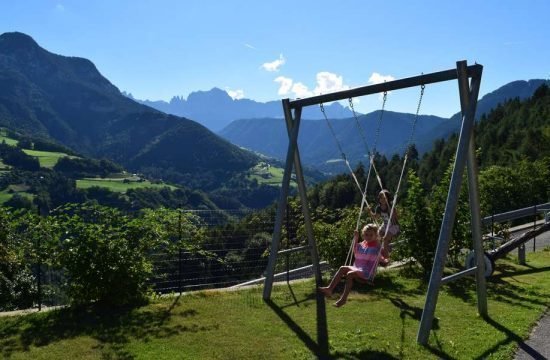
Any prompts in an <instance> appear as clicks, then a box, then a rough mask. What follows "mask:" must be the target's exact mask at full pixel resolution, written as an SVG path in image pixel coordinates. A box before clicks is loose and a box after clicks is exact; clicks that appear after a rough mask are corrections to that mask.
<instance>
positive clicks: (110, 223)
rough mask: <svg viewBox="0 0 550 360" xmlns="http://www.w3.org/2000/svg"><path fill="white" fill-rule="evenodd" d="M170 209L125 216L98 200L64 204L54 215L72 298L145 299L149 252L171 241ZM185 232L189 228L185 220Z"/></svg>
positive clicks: (61, 263)
mask: <svg viewBox="0 0 550 360" xmlns="http://www.w3.org/2000/svg"><path fill="white" fill-rule="evenodd" d="M174 213H175V212H174V211H172V212H168V211H166V210H157V211H147V212H146V213H145V214H143V215H142V216H139V217H135V218H131V217H129V216H128V215H125V214H123V213H122V212H120V211H118V210H115V209H112V208H107V207H102V206H98V205H87V206H78V207H77V206H70V207H65V208H63V209H62V210H61V215H59V216H56V224H55V225H56V228H57V229H56V231H57V233H58V234H59V235H60V237H59V244H60V247H59V253H58V255H57V260H58V266H59V267H61V268H62V269H64V270H65V272H66V276H67V279H68V282H67V284H66V285H67V294H68V296H69V298H70V300H71V302H72V303H75V304H82V303H91V302H98V303H101V304H104V305H125V304H132V303H137V302H141V301H143V300H145V298H146V296H147V294H148V291H149V285H148V279H149V277H150V276H151V274H152V271H153V265H152V261H151V258H150V255H151V254H153V253H155V252H157V251H163V252H166V251H170V250H171V249H172V250H173V249H175V248H176V247H177V246H178V244H177V241H178V239H177V237H176V235H175V234H176V230H175V229H178V226H177V223H176V222H174V221H175V219H176V220H177V219H178V218H177V215H174ZM186 227H187V228H186V229H183V230H185V231H189V230H191V229H192V225H189V223H188V224H187V225H186Z"/></svg>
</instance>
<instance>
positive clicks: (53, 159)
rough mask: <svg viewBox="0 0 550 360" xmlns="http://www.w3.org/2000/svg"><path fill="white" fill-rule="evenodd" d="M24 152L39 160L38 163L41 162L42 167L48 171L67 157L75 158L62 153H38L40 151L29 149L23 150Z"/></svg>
mask: <svg viewBox="0 0 550 360" xmlns="http://www.w3.org/2000/svg"><path fill="white" fill-rule="evenodd" d="M23 151H24V152H25V154H27V155H30V156H34V157H36V158H38V161H39V162H40V166H41V167H44V168H48V169H51V168H53V167H54V166H55V164H57V161H58V160H59V159H60V158H62V157H65V156H69V157H74V156H70V155H67V154H65V153H62V152H53V151H38V150H28V149H23Z"/></svg>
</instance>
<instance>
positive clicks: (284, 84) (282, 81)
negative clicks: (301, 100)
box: [273, 76, 292, 95]
mask: <svg viewBox="0 0 550 360" xmlns="http://www.w3.org/2000/svg"><path fill="white" fill-rule="evenodd" d="M273 81H274V82H276V83H279V91H277V94H279V95H286V94H288V93H289V92H290V89H292V79H291V78H287V77H284V76H279V77H277V78H276V79H275V80H273Z"/></svg>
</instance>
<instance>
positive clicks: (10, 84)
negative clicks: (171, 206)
mask: <svg viewBox="0 0 550 360" xmlns="http://www.w3.org/2000/svg"><path fill="white" fill-rule="evenodd" d="M0 84H1V86H0V126H3V127H6V128H10V129H14V130H17V131H20V132H24V133H28V134H30V135H32V136H40V137H44V138H49V139H54V140H56V141H57V142H59V143H61V144H63V145H66V146H68V147H70V148H72V149H73V150H76V151H77V152H79V153H81V154H84V155H88V156H92V157H96V158H108V159H111V160H114V161H116V162H118V163H120V164H122V165H124V166H126V167H127V168H129V169H132V170H134V171H145V170H146V169H153V170H151V171H152V172H156V171H157V170H156V169H164V170H166V169H169V170H170V172H172V173H175V174H180V175H181V174H193V175H195V174H197V176H200V175H201V174H202V175H204V176H206V177H208V178H209V179H217V178H219V177H220V176H222V174H223V176H230V174H232V173H236V172H242V171H244V170H246V169H248V168H250V167H251V166H253V165H254V164H256V162H257V161H258V158H257V156H256V155H254V154H252V153H251V152H249V151H246V150H243V149H241V148H239V147H237V146H235V145H233V144H231V143H230V142H228V141H227V140H225V139H222V138H221V137H220V136H218V135H216V134H214V133H213V132H211V131H210V130H208V129H207V128H206V127H204V126H203V125H201V124H199V123H197V122H195V121H192V120H189V119H187V118H183V117H178V116H174V115H168V114H166V113H163V112H161V111H158V110H155V109H153V108H151V107H148V106H145V105H142V104H139V103H137V102H135V101H133V100H131V99H129V98H128V97H127V96H124V95H123V94H122V93H121V92H120V91H119V89H118V88H117V87H116V86H114V85H113V84H111V83H110V82H109V81H108V80H107V79H106V78H105V77H103V76H102V75H101V74H100V72H99V71H98V70H97V69H96V67H95V66H94V64H93V63H92V62H91V61H89V60H87V59H83V58H78V57H66V56H61V55H57V54H53V53H50V52H48V51H47V50H45V49H43V48H41V47H40V46H39V45H38V44H37V43H36V42H35V41H34V40H33V39H32V38H31V37H30V36H28V35H25V34H22V33H17V32H14V33H4V34H2V35H0ZM158 175H159V173H158V172H157V176H158ZM175 177H177V176H175Z"/></svg>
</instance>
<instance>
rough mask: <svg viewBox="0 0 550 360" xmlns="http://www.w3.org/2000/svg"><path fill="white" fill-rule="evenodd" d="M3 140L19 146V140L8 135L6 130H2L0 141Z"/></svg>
mask: <svg viewBox="0 0 550 360" xmlns="http://www.w3.org/2000/svg"><path fill="white" fill-rule="evenodd" d="M3 141H5V142H6V144H8V145H12V146H17V144H18V143H19V141H17V140H15V139H12V138H9V137H7V136H6V132H5V131H0V143H1V142H3Z"/></svg>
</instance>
